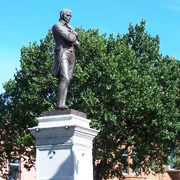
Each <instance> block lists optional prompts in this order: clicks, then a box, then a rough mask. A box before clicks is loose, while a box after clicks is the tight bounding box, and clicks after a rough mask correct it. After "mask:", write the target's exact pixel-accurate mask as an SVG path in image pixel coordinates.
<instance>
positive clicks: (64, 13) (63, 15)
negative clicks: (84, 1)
mask: <svg viewBox="0 0 180 180" xmlns="http://www.w3.org/2000/svg"><path fill="white" fill-rule="evenodd" d="M71 17H72V15H71V10H70V9H62V10H61V12H60V19H62V20H64V21H65V22H66V23H68V22H69V21H70V19H71Z"/></svg>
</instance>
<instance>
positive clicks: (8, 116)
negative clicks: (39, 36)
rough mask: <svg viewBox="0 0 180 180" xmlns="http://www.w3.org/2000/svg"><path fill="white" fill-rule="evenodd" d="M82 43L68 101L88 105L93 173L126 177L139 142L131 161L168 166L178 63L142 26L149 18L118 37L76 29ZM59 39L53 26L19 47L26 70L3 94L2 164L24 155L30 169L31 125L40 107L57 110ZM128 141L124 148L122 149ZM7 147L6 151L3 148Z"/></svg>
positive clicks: (175, 131) (175, 127)
mask: <svg viewBox="0 0 180 180" xmlns="http://www.w3.org/2000/svg"><path fill="white" fill-rule="evenodd" d="M77 31H78V34H79V36H78V37H79V39H78V40H79V41H80V43H81V48H80V49H79V51H77V53H76V66H75V70H74V75H73V79H72V81H71V83H70V87H69V93H68V99H67V103H68V105H69V107H71V108H74V109H76V110H79V111H83V112H86V113H87V115H88V118H89V119H91V127H93V128H96V129H99V130H100V133H99V135H98V136H97V138H96V139H95V140H94V152H93V153H94V160H97V161H96V162H97V163H96V164H94V167H95V168H94V169H95V171H94V179H95V180H102V178H104V179H107V178H109V177H114V176H116V177H119V178H122V170H123V165H124V166H126V163H127V162H126V161H125V160H124V157H123V154H124V150H125V149H126V148H127V147H129V146H134V147H135V152H136V153H135V155H134V154H132V153H131V152H127V153H128V154H129V156H132V158H133V159H134V163H133V164H129V165H130V166H132V168H135V167H137V166H138V167H141V168H142V169H143V170H144V171H145V172H146V173H149V170H153V171H155V172H157V173H158V172H163V164H166V163H167V162H168V155H169V153H170V152H171V150H172V149H173V148H176V146H178V141H179V139H180V138H179V137H180V136H179V126H180V124H179V116H180V115H179V114H180V113H179V110H180V108H179V105H180V98H179V94H180V92H179V91H180V89H179V81H180V74H179V71H180V63H179V61H177V60H173V59H171V58H169V57H168V56H166V57H162V56H161V54H160V53H159V38H158V36H156V37H151V36H150V34H149V33H147V32H145V21H142V22H141V23H140V25H135V26H133V25H132V24H130V25H129V32H128V33H127V34H125V35H123V36H121V35H117V37H116V38H114V37H113V34H111V35H110V36H109V37H108V38H106V35H100V34H99V32H98V30H88V31H85V30H84V29H82V28H80V29H77ZM53 48H54V42H53V38H52V33H51V31H49V33H48V35H47V36H46V38H45V39H44V40H41V42H40V45H38V44H37V43H30V44H29V47H23V48H22V49H21V70H20V71H17V73H16V74H15V77H14V80H10V81H9V82H7V83H6V84H5V85H4V87H5V93H4V94H1V104H2V108H1V107H0V111H1V114H2V115H1V117H0V118H1V122H0V130H1V132H2V133H1V134H2V135H1V136H2V137H1V139H2V141H3V142H4V143H1V147H0V151H1V155H0V156H1V157H0V163H1V167H3V163H4V160H5V159H10V158H11V157H12V156H15V155H20V157H24V155H26V156H27V157H29V158H27V159H26V162H27V163H26V165H27V168H30V167H31V166H32V165H33V161H34V158H32V156H33V153H34V139H33V137H32V136H31V135H30V134H29V132H28V131H27V128H28V127H32V126H34V125H36V124H37V120H36V117H38V116H40V115H41V113H42V111H46V110H52V109H54V106H55V104H54V102H55V100H56V87H57V84H58V81H57V79H55V78H53V77H52V73H51V72H52V62H53ZM122 147H123V148H122ZM3 154H5V155H3Z"/></svg>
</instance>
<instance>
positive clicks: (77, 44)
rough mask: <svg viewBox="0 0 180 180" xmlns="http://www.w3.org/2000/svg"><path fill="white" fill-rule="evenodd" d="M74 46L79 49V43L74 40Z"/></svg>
mask: <svg viewBox="0 0 180 180" xmlns="http://www.w3.org/2000/svg"><path fill="white" fill-rule="evenodd" d="M74 46H75V48H76V49H79V48H80V43H79V42H78V41H77V40H76V41H75V44H74Z"/></svg>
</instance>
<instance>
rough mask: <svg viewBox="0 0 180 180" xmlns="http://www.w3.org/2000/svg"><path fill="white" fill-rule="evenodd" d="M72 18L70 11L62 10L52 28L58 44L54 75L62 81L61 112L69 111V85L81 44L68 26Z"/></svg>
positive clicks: (58, 103) (60, 87) (59, 92)
mask: <svg viewBox="0 0 180 180" xmlns="http://www.w3.org/2000/svg"><path fill="white" fill-rule="evenodd" d="M71 17H72V15H71V10H70V9H62V10H61V12H60V19H59V22H58V23H57V24H55V25H54V26H53V28H52V32H53V37H54V40H55V43H56V45H55V49H54V52H55V55H54V64H53V75H54V76H55V77H57V78H59V79H60V83H59V85H58V96H57V106H56V109H61V110H62V109H68V107H67V106H66V104H65V102H66V97H67V91H68V85H69V82H70V79H71V78H72V74H73V69H74V64H75V50H76V49H78V48H79V46H80V43H79V42H78V41H77V32H76V31H74V30H73V29H72V27H71V26H69V25H68V23H69V21H70V19H71Z"/></svg>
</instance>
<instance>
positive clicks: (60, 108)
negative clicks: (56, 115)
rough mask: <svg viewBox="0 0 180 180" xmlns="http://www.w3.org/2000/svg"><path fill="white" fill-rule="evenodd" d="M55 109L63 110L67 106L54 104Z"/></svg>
mask: <svg viewBox="0 0 180 180" xmlns="http://www.w3.org/2000/svg"><path fill="white" fill-rule="evenodd" d="M55 109H56V110H64V109H68V107H67V106H66V105H63V106H56V107H55Z"/></svg>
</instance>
